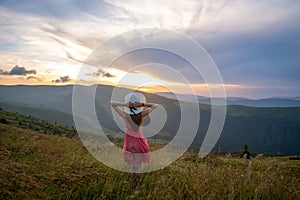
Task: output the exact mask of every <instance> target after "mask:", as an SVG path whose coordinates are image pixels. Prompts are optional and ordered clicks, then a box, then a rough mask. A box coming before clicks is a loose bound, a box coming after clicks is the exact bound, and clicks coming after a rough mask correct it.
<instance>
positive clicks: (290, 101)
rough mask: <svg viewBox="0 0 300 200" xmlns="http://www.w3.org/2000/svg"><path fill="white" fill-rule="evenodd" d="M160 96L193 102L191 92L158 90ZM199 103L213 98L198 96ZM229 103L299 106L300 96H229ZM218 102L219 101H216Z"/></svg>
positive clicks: (262, 105) (207, 102)
mask: <svg viewBox="0 0 300 200" xmlns="http://www.w3.org/2000/svg"><path fill="white" fill-rule="evenodd" d="M156 94H158V95H160V96H163V97H166V98H170V99H179V100H181V101H186V102H192V97H193V96H192V95H190V94H173V93H170V92H158V93H156ZM196 98H197V100H198V102H199V103H203V104H211V98H209V97H205V96H196ZM215 99H216V100H218V98H215ZM226 100H227V105H240V106H253V107H299V106H300V97H270V98H263V99H248V98H244V97H227V98H226ZM216 102H217V101H216Z"/></svg>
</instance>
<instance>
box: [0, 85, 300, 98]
mask: <svg viewBox="0 0 300 200" xmlns="http://www.w3.org/2000/svg"><path fill="white" fill-rule="evenodd" d="M74 85H80V84H73V83H67V84H63V85H58V84H52V85H47V84H40V85H39V84H33V85H26V84H16V85H1V84H0V87H1V86H8V87H18V86H29V87H40V86H49V87H65V86H71V87H73V86H74ZM93 85H101V86H109V87H119V88H124V89H130V90H131V89H134V88H132V87H126V86H114V85H105V84H101V83H98V84H91V85H80V86H86V87H90V86H93ZM137 91H141V92H145V93H150V94H157V95H159V94H160V93H161V94H162V93H171V94H178V95H192V94H187V93H173V92H169V91H167V92H160V91H158V92H149V91H143V90H137ZM195 95H196V96H197V97H203V98H211V97H210V96H201V95H197V94H195ZM213 98H222V97H213ZM225 98H226V99H227V98H241V99H249V100H263V99H286V100H294V98H299V99H300V96H266V97H262V98H249V97H244V96H226V97H225Z"/></svg>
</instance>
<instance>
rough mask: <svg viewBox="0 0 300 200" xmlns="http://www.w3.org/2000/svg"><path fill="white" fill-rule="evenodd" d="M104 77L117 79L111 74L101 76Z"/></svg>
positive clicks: (106, 73)
mask: <svg viewBox="0 0 300 200" xmlns="http://www.w3.org/2000/svg"><path fill="white" fill-rule="evenodd" d="M101 76H102V77H106V78H113V77H116V76H115V75H113V74H111V73H109V72H105V73H104V74H102V75H101Z"/></svg>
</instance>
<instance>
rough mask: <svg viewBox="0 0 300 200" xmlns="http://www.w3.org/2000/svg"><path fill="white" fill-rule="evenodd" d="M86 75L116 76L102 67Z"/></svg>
mask: <svg viewBox="0 0 300 200" xmlns="http://www.w3.org/2000/svg"><path fill="white" fill-rule="evenodd" d="M86 75H87V76H92V77H98V76H101V77H106V78H113V77H116V76H115V75H113V74H112V73H109V72H105V71H103V70H102V69H98V71H97V72H93V73H90V74H86Z"/></svg>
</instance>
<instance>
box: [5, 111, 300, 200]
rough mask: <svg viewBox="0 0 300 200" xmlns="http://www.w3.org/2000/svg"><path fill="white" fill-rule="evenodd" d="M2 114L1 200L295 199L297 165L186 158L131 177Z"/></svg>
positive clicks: (73, 143) (73, 140)
mask: <svg viewBox="0 0 300 200" xmlns="http://www.w3.org/2000/svg"><path fill="white" fill-rule="evenodd" d="M3 112H4V111H3ZM3 112H2V118H1V119H2V122H1V123H0V160H1V161H0V169H1V170H0V184H1V185H0V199H104V198H105V199H145V198H148V199H300V161H299V160H289V158H288V157H266V158H262V159H260V160H255V159H252V160H244V159H239V158H226V157H224V156H216V155H210V156H208V157H206V158H205V159H204V160H202V159H200V158H198V156H197V154H194V153H191V152H188V153H186V154H185V155H184V156H182V157H181V158H180V159H179V160H177V161H176V162H175V163H173V164H171V165H170V166H168V167H166V168H164V169H163V170H160V171H156V172H151V173H146V174H143V176H142V177H141V178H140V179H135V178H133V177H132V176H129V175H128V174H127V173H123V172H118V171H116V170H113V169H110V168H109V167H106V166H105V165H103V164H101V163H99V162H98V161H97V160H96V159H94V158H93V157H92V156H91V155H90V154H89V153H88V152H87V150H86V149H85V147H84V146H83V145H82V144H81V141H80V140H79V138H78V137H66V136H67V135H66V134H64V133H63V132H60V133H59V134H57V135H49V134H45V130H43V129H42V128H39V130H34V129H33V127H35V125H34V124H35V123H34V122H32V123H31V124H32V125H31V127H32V129H29V128H28V127H20V125H19V124H18V123H15V122H13V121H10V119H11V117H13V116H14V115H13V114H11V116H10V117H8V118H7V119H6V118H5V119H6V120H3V119H4V114H3ZM23 117H24V116H21V115H18V118H19V119H22V120H24V119H23ZM33 121H34V120H33ZM3 122H4V123H3ZM24 123H25V122H24ZM26 123H27V122H26ZM36 123H37V122H36ZM43 123H46V122H43V121H39V122H38V123H37V124H40V126H41V124H43ZM52 125H53V126H58V125H56V124H50V123H49V124H48V126H49V127H51V126H52ZM40 126H39V127H40ZM24 128H25V129H24ZM64 129H66V130H69V129H70V128H68V127H61V130H62V131H63V130H64ZM70 131H72V130H71V129H70ZM46 133H47V130H46ZM151 145H154V146H155V145H156V144H151Z"/></svg>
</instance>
